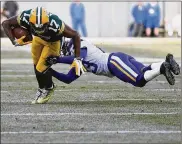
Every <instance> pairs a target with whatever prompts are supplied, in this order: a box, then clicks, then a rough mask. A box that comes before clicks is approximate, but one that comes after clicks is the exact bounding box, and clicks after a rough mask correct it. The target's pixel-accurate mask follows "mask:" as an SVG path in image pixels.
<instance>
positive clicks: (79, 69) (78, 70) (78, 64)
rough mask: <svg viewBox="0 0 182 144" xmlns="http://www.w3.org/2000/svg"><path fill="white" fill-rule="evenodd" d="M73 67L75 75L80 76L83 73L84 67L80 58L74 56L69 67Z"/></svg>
mask: <svg viewBox="0 0 182 144" xmlns="http://www.w3.org/2000/svg"><path fill="white" fill-rule="evenodd" d="M72 67H75V71H76V75H77V76H81V74H84V73H85V71H86V69H85V68H84V66H83V64H82V60H81V59H80V58H75V59H74V61H73V63H72V64H71V68H72Z"/></svg>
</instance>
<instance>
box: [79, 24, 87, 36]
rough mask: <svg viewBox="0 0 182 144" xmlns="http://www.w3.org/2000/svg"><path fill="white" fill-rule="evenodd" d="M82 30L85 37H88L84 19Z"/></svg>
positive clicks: (81, 25)
mask: <svg viewBox="0 0 182 144" xmlns="http://www.w3.org/2000/svg"><path fill="white" fill-rule="evenodd" d="M80 27H81V31H82V34H83V36H84V37H87V28H86V25H85V22H84V21H81V23H80Z"/></svg>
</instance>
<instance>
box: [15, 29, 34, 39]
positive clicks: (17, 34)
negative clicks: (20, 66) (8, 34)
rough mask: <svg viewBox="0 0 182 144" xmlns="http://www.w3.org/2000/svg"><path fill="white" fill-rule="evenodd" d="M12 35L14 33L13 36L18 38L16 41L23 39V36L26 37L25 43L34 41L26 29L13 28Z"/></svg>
mask: <svg viewBox="0 0 182 144" xmlns="http://www.w3.org/2000/svg"><path fill="white" fill-rule="evenodd" d="M12 33H13V36H14V37H15V38H16V39H19V38H21V37H22V36H26V37H25V38H24V40H23V41H24V42H27V41H31V40H32V35H31V34H30V33H29V31H28V30H27V29H25V28H22V27H16V28H13V29H12Z"/></svg>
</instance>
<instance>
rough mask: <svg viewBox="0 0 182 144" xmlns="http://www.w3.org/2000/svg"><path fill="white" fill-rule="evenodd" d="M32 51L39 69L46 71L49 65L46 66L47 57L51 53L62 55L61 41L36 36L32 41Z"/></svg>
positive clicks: (34, 61)
mask: <svg viewBox="0 0 182 144" xmlns="http://www.w3.org/2000/svg"><path fill="white" fill-rule="evenodd" d="M31 53H32V58H33V63H34V65H36V69H37V71H39V72H44V71H45V70H46V69H47V67H48V66H46V58H47V57H48V56H51V55H52V56H59V55H60V41H56V42H46V41H44V40H42V39H41V38H39V37H36V36H35V37H34V38H33V41H32V49H31Z"/></svg>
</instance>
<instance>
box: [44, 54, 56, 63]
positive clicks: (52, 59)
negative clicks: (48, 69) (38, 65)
mask: <svg viewBox="0 0 182 144" xmlns="http://www.w3.org/2000/svg"><path fill="white" fill-rule="evenodd" d="M56 63H57V57H56V56H49V57H47V59H46V65H53V64H56Z"/></svg>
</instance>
